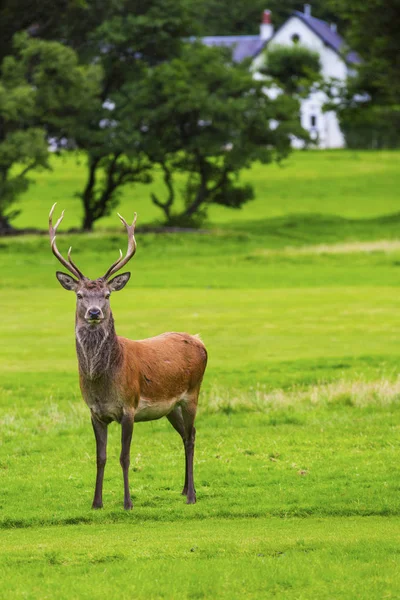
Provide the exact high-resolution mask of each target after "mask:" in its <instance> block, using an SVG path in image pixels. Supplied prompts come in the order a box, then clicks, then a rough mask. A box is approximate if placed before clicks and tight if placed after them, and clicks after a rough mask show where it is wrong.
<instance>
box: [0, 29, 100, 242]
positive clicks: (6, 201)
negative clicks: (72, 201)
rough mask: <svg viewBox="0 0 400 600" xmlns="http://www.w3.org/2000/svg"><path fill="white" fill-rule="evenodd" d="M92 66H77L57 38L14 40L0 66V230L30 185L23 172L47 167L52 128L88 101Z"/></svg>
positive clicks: (7, 225) (95, 74)
mask: <svg viewBox="0 0 400 600" xmlns="http://www.w3.org/2000/svg"><path fill="white" fill-rule="evenodd" d="M99 77H100V75H99V70H98V68H97V67H89V68H82V67H80V66H79V65H78V62H77V57H76V55H75V53H74V52H73V51H72V50H71V49H69V48H66V47H65V46H63V45H62V44H59V43H57V42H46V41H43V40H32V39H28V37H27V36H26V35H20V36H18V37H17V38H16V39H15V45H14V55H12V56H6V57H5V58H4V59H3V62H2V64H1V70H0V228H1V229H2V230H5V229H8V228H10V220H11V219H12V218H13V217H14V216H15V215H16V214H17V212H16V211H15V209H14V207H13V205H14V204H15V202H16V200H17V198H18V196H19V195H20V194H21V193H22V192H24V191H25V190H26V189H27V188H28V186H29V183H30V180H29V178H28V173H29V172H30V171H32V170H34V169H38V168H48V167H49V164H48V156H49V152H48V141H47V135H48V133H49V132H50V130H51V128H52V127H56V128H57V130H58V129H59V124H60V122H64V120H65V118H69V117H70V118H72V117H73V116H76V115H77V114H79V112H80V111H81V110H82V109H84V107H85V106H87V105H88V104H90V101H91V98H92V97H93V95H94V94H95V93H96V86H97V83H98V81H99Z"/></svg>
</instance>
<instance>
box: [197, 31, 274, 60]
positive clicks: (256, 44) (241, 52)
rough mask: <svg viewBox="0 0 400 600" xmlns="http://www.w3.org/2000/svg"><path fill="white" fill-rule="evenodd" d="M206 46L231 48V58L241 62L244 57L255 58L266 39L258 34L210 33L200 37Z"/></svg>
mask: <svg viewBox="0 0 400 600" xmlns="http://www.w3.org/2000/svg"><path fill="white" fill-rule="evenodd" d="M201 41H202V42H203V44H205V45H206V46H220V47H221V46H224V47H226V48H231V49H232V58H233V60H234V61H235V62H241V61H242V60H244V59H245V58H255V57H256V56H257V54H258V53H259V52H261V50H262V49H263V48H264V46H265V45H266V43H267V41H268V40H262V39H261V38H260V36H259V35H210V36H206V37H203V38H201Z"/></svg>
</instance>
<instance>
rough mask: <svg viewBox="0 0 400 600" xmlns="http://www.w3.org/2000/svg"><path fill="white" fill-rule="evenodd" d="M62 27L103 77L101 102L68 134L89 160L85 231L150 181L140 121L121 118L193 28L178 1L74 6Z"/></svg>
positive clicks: (108, 0) (113, 0)
mask: <svg viewBox="0 0 400 600" xmlns="http://www.w3.org/2000/svg"><path fill="white" fill-rule="evenodd" d="M60 29H61V30H62V32H63V39H64V40H65V41H66V43H67V44H68V45H70V46H72V47H73V48H74V49H75V50H76V51H77V53H78V55H79V56H80V58H81V60H82V61H83V62H85V63H88V64H91V63H93V62H95V63H96V64H98V65H100V66H101V68H102V71H103V79H102V85H101V90H100V93H99V95H98V97H97V98H96V100H95V101H94V102H93V103H92V106H91V107H90V110H88V111H87V112H82V114H81V115H80V118H78V119H76V120H75V122H71V123H70V126H69V131H68V137H69V138H70V139H71V140H73V141H74V143H75V144H76V146H77V147H78V148H79V149H80V150H83V151H84V152H85V153H86V156H87V166H88V171H87V179H86V183H85V186H84V189H83V190H82V191H81V192H80V193H79V196H80V197H81V198H82V202H83V208H84V218H83V223H82V226H83V228H84V229H86V230H90V229H92V228H93V225H94V223H95V221H96V220H97V219H99V218H101V217H103V216H105V215H107V214H109V212H110V210H111V209H112V208H113V207H114V206H115V204H116V203H117V202H118V192H119V191H120V190H121V187H122V186H123V185H125V184H126V183H131V182H138V181H141V182H149V181H150V168H151V165H150V162H149V160H148V158H147V156H146V155H145V154H143V153H142V152H141V150H140V145H139V141H140V129H139V128H138V122H137V119H136V118H132V119H126V118H125V114H126V112H127V108H129V107H132V109H133V107H134V103H135V98H134V97H133V96H132V95H131V94H130V93H129V88H130V87H131V86H132V84H133V82H139V81H141V79H142V78H143V76H144V74H145V73H146V71H147V69H148V68H152V67H154V66H155V65H157V64H159V63H160V62H163V61H166V60H169V59H171V58H173V57H175V56H177V55H178V54H179V52H180V48H181V45H182V40H183V38H184V37H185V36H187V35H189V34H190V32H191V30H190V26H189V22H188V20H187V16H186V13H185V11H184V10H183V9H182V6H181V4H180V3H179V1H178V2H176V1H175V0H149V1H148V2H142V1H141V0H101V1H100V0H94V1H93V2H90V3H89V2H85V3H81V4H77V3H75V4H74V5H73V6H72V7H69V8H68V10H67V11H66V12H65V14H64V18H63V20H62V23H61V25H60ZM133 112H135V111H134V110H133Z"/></svg>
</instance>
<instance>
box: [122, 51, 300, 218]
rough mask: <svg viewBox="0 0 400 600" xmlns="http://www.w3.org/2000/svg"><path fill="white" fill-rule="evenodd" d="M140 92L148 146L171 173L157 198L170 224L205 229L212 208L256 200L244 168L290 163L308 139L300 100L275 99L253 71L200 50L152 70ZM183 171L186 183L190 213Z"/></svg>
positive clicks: (137, 95)
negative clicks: (244, 180) (296, 145)
mask: <svg viewBox="0 0 400 600" xmlns="http://www.w3.org/2000/svg"><path fill="white" fill-rule="evenodd" d="M132 94H133V96H134V97H135V104H134V113H135V114H133V112H132V114H131V117H132V118H135V115H136V118H137V119H139V120H140V121H141V130H142V142H141V148H142V150H143V152H144V153H145V154H146V156H148V158H149V160H150V161H151V162H152V163H156V164H158V165H159V167H160V168H161V169H162V172H163V174H164V182H165V185H166V195H165V197H164V198H160V197H157V196H155V195H154V194H153V196H152V199H153V202H154V203H155V204H156V205H157V206H158V207H159V208H160V209H161V210H162V211H163V213H164V219H165V223H166V224H169V225H173V224H179V225H197V224H199V223H200V222H201V221H202V220H203V219H204V218H205V217H206V214H207V207H208V206H209V205H210V204H220V205H223V206H228V207H231V208H240V207H241V206H242V205H243V204H244V203H245V202H247V201H248V200H250V199H251V198H252V197H253V190H252V188H251V186H249V185H243V184H241V183H240V181H239V180H238V174H239V173H240V171H241V169H243V168H246V167H249V166H250V165H251V163H252V162H253V161H256V160H257V161H260V162H261V163H263V164H267V163H269V162H271V161H272V160H274V159H275V160H279V159H281V158H283V157H284V156H286V155H287V154H288V152H289V151H290V136H291V134H295V135H298V136H300V137H301V136H303V135H304V134H305V132H304V131H303V130H302V129H301V127H300V125H299V122H298V109H299V106H298V102H297V101H296V100H294V99H293V98H291V97H289V96H287V95H285V94H282V95H281V96H280V97H279V98H278V99H276V100H271V99H270V98H269V97H268V96H267V95H266V94H265V91H264V90H263V84H262V83H261V82H256V81H254V80H253V78H252V75H251V74H250V73H249V71H248V70H247V69H246V68H245V67H242V66H238V65H235V64H233V63H232V62H231V60H230V59H229V57H228V56H227V55H224V56H221V51H220V50H219V49H216V48H208V47H205V46H202V45H200V44H199V45H197V44H188V45H187V46H186V47H185V49H184V51H183V54H182V56H181V57H180V58H176V59H174V60H172V61H169V62H168V63H164V64H162V65H160V66H158V67H157V68H155V69H152V70H149V71H148V73H147V78H146V80H145V81H143V82H142V85H136V86H134V88H132ZM177 173H180V174H183V175H184V177H185V186H184V190H183V207H182V203H179V207H177V203H176V197H177V195H178V189H179V187H180V185H181V184H179V185H178V184H177V182H176V174H177Z"/></svg>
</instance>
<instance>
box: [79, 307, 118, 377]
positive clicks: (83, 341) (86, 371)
mask: <svg viewBox="0 0 400 600" xmlns="http://www.w3.org/2000/svg"><path fill="white" fill-rule="evenodd" d="M75 334H76V352H77V355H78V362H79V370H80V372H81V373H82V375H84V376H85V377H86V378H88V379H98V378H99V377H102V376H107V375H108V374H111V373H112V372H113V370H114V369H115V368H116V366H117V365H118V363H119V361H120V359H121V349H120V346H119V344H118V338H117V334H116V333H115V327H114V319H113V316H112V315H110V318H109V319H108V320H107V322H106V323H102V324H100V325H97V326H95V327H93V326H91V325H88V324H87V323H80V322H79V321H77V323H76V326H75Z"/></svg>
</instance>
